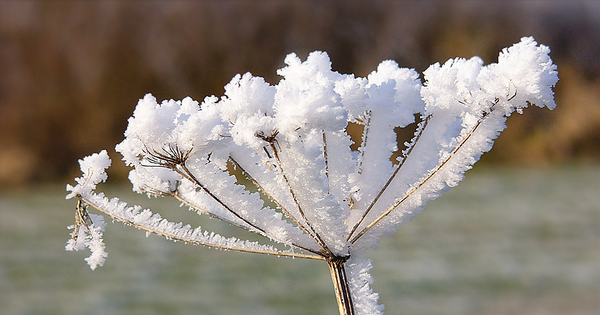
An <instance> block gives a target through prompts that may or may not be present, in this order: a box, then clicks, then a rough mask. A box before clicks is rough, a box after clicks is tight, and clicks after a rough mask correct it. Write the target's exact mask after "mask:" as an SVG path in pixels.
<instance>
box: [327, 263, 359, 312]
mask: <svg viewBox="0 0 600 315" xmlns="http://www.w3.org/2000/svg"><path fill="white" fill-rule="evenodd" d="M346 261H347V259H346V258H340V257H334V258H333V259H327V264H328V265H329V272H330V273H331V280H332V281H333V288H334V290H335V297H336V300H337V303H338V309H339V311H340V315H354V314H355V311H354V303H353V302H352V294H351V292H350V286H349V284H348V277H347V276H346V268H345V267H344V264H345V263H346Z"/></svg>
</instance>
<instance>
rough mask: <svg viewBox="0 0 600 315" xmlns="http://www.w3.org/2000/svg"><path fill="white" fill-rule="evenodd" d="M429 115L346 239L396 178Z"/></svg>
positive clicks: (424, 126)
mask: <svg viewBox="0 0 600 315" xmlns="http://www.w3.org/2000/svg"><path fill="white" fill-rule="evenodd" d="M430 117H431V115H429V116H427V117H426V118H425V120H424V121H423V124H421V126H420V128H419V129H418V130H417V132H416V135H415V137H414V138H413V140H412V144H411V146H410V147H409V149H408V150H407V151H406V152H404V153H403V154H402V161H401V162H400V163H399V164H398V165H397V166H396V169H395V170H394V173H393V174H392V175H391V176H390V178H389V179H388V181H387V182H386V183H385V185H383V188H381V190H380V191H379V193H377V196H375V198H374V199H373V201H371V203H370V204H369V206H368V207H367V210H365V212H364V213H363V215H362V216H361V217H360V219H359V220H358V222H356V223H355V224H354V226H353V227H352V230H351V231H350V233H349V234H348V237H347V239H346V240H350V239H351V238H352V235H353V234H354V232H356V230H357V229H358V227H359V226H360V224H361V223H362V222H363V221H364V220H365V218H366V217H367V215H368V214H369V212H370V211H371V209H373V206H375V204H376V203H377V201H379V198H381V196H382V195H383V193H384V192H385V191H386V190H387V188H388V187H389V186H390V184H391V183H392V181H393V180H394V178H396V175H397V174H398V172H399V171H400V169H401V168H402V166H403V165H404V163H405V162H406V159H407V157H408V156H410V153H411V152H412V150H413V148H414V147H415V145H416V144H417V142H418V141H419V139H420V138H421V135H422V134H423V130H425V128H426V127H427V124H428V122H429V118H430Z"/></svg>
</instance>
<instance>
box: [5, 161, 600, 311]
mask: <svg viewBox="0 0 600 315" xmlns="http://www.w3.org/2000/svg"><path fill="white" fill-rule="evenodd" d="M599 187H600V166H577V167H563V168H557V169H533V170H532V169H515V168H484V167H476V170H474V171H470V172H467V175H466V179H465V180H464V181H463V182H462V183H461V185H459V186H458V187H456V188H454V189H453V190H452V191H451V192H449V193H447V194H446V195H444V196H443V197H442V198H440V199H438V200H436V201H434V202H431V203H429V204H428V206H427V208H426V210H425V211H424V212H423V213H422V214H420V215H418V216H416V217H415V219H414V220H412V221H411V222H408V223H407V224H406V225H404V226H402V227H401V228H400V230H399V231H398V232H397V233H396V234H394V235H393V236H392V237H390V238H384V239H383V240H382V242H381V243H380V244H379V250H377V251H376V252H371V253H370V257H371V258H372V259H373V265H374V268H373V271H372V274H373V276H374V278H375V283H374V284H373V289H374V290H375V291H376V292H378V293H379V294H380V300H379V302H380V303H383V304H385V305H386V311H385V313H386V314H598V311H599V310H600V298H599V296H600V190H599ZM121 190H122V191H115V190H110V189H109V190H107V191H106V192H107V194H108V195H109V196H110V195H112V194H113V193H114V194H118V195H119V196H120V197H122V198H123V199H124V200H128V201H131V202H132V203H134V202H138V203H142V204H145V205H150V204H151V202H158V201H160V202H162V203H163V205H164V207H168V208H166V209H169V208H172V210H169V211H162V212H161V213H162V214H165V217H168V214H169V213H172V217H170V218H172V219H173V220H175V219H187V220H186V221H188V222H190V223H193V222H200V221H192V220H194V219H196V218H197V215H195V214H194V213H191V212H188V211H187V210H186V208H179V207H178V206H177V204H165V203H164V201H161V200H148V199H147V198H145V197H142V196H138V195H134V194H131V195H127V196H125V195H124V192H125V191H129V190H130V188H129V187H126V186H123V187H122V189H121ZM65 194H66V192H65V191H64V187H63V186H52V187H44V188H41V189H36V190H34V193H30V192H27V191H20V192H13V193H6V192H0V313H1V314H11V315H12V314H18V315H20V314H61V315H62V314H65V315H69V314H115V315H119V314H127V315H130V314H131V315H137V314H145V315H146V314H150V315H151V314H182V315H183V314H222V315H233V314H257V315H258V314H261V315H262V314H265V315H267V314H337V305H336V304H335V297H334V294H333V290H332V284H331V278H330V275H329V272H328V268H327V264H325V263H324V262H322V261H307V260H302V259H295V260H292V259H289V258H274V257H266V256H261V255H250V254H239V253H232V252H222V251H217V250H209V249H206V248H201V247H195V246H189V245H184V244H180V243H177V244H175V245H173V244H171V242H170V241H167V240H165V239H163V238H160V237H157V236H150V237H149V238H148V239H146V236H145V233H143V232H140V231H137V230H135V229H133V228H124V227H123V226H122V224H121V223H114V224H111V223H110V222H109V224H108V226H107V230H108V231H107V233H106V235H105V242H106V246H107V251H108V252H109V259H108V260H107V263H106V264H105V265H104V266H103V267H100V268H98V269H97V270H96V271H91V270H90V268H89V266H88V265H87V264H86V263H85V262H84V261H83V258H84V257H87V255H88V254H89V253H87V252H77V253H73V252H65V251H64V246H65V243H66V241H67V239H68V234H69V231H68V230H67V229H66V226H67V225H70V224H73V221H74V218H73V216H74V212H75V201H73V200H70V201H65V200H64V195H65ZM154 208H156V209H160V208H161V207H160V206H159V207H154ZM92 212H93V211H92ZM201 224H202V225H203V226H208V225H212V224H216V223H215V222H206V221H205V220H204V218H202V222H201ZM214 229H215V230H218V231H224V230H225V231H227V227H226V226H223V227H215V228H214ZM231 230H232V231H233V229H231ZM223 234H228V233H226V232H223ZM307 305H309V306H310V307H307Z"/></svg>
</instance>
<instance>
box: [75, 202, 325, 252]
mask: <svg viewBox="0 0 600 315" xmlns="http://www.w3.org/2000/svg"><path fill="white" fill-rule="evenodd" d="M79 198H80V199H81V200H82V201H83V202H85V203H86V204H88V205H89V206H90V207H92V208H94V209H96V210H98V211H100V212H102V213H104V214H106V215H108V216H110V217H111V218H112V219H114V220H117V221H120V222H122V223H123V224H126V225H129V226H133V227H135V228H137V229H139V230H142V231H146V232H148V233H152V234H156V235H159V236H162V237H165V238H167V239H170V240H174V241H180V242H184V243H186V244H194V245H201V246H205V247H209V248H215V249H221V250H228V251H234V252H242V253H255V254H263V255H271V256H281V257H292V258H306V259H313V260H325V258H324V257H322V256H318V255H311V254H295V253H288V252H280V251H268V250H258V249H247V248H237V247H228V246H222V245H217V244H209V243H204V242H200V241H197V240H193V239H188V238H184V237H181V236H177V235H173V234H169V233H165V232H160V231H156V230H154V229H152V228H149V227H146V226H143V225H140V224H137V223H134V222H131V221H129V220H127V219H125V218H122V217H119V216H117V215H115V214H114V213H111V212H109V211H107V210H104V209H103V208H101V207H99V206H97V205H95V204H94V203H93V202H91V201H90V200H88V199H86V198H84V197H82V196H80V197H79Z"/></svg>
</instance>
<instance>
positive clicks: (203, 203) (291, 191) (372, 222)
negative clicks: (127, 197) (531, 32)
mask: <svg viewBox="0 0 600 315" xmlns="http://www.w3.org/2000/svg"><path fill="white" fill-rule="evenodd" d="M548 53H549V49H548V48H547V47H545V46H542V45H537V43H536V42H535V41H534V40H533V38H523V39H522V40H521V42H520V43H517V44H515V45H514V46H512V47H510V48H507V49H504V50H503V51H502V52H501V53H500V56H499V59H498V63H494V64H490V65H487V66H484V65H483V62H482V60H481V59H479V58H477V57H474V58H471V59H468V60H466V59H460V58H457V59H453V60H449V61H448V62H446V63H445V64H443V65H440V64H434V65H432V66H431V67H429V69H427V70H426V71H425V72H424V73H423V74H424V82H425V83H424V84H422V83H421V80H420V79H419V75H418V74H417V73H416V72H415V71H414V70H411V69H402V68H399V67H398V65H397V64H396V63H394V62H392V61H384V62H382V63H381V64H380V65H379V67H378V68H377V70H376V71H374V72H372V73H371V74H370V75H369V76H368V77H366V78H357V77H354V76H353V75H347V74H340V73H337V72H333V71H331V64H330V61H329V58H328V56H327V55H326V54H325V53H322V52H314V53H311V54H310V55H309V56H308V58H307V60H306V61H304V62H302V61H301V60H300V59H299V58H298V57H296V55H294V54H291V55H289V56H287V58H286V59H285V63H286V64H287V66H286V67H284V68H283V69H280V70H279V71H278V74H280V75H281V76H282V80H281V81H280V82H279V83H278V84H277V85H270V84H268V83H266V82H265V81H264V80H263V79H262V78H259V77H254V76H252V75H250V74H244V75H237V76H235V77H234V78H233V80H232V81H231V82H230V83H229V84H228V85H227V86H226V87H225V95H224V96H223V97H221V98H216V97H208V98H206V99H205V100H204V101H203V102H202V103H201V104H200V103H198V102H196V101H194V100H192V99H190V98H185V99H183V100H182V101H173V100H170V101H164V102H162V103H160V104H159V103H157V101H156V99H155V98H154V97H153V96H151V95H146V96H145V97H144V98H143V99H141V100H140V102H139V103H138V105H137V107H136V109H135V112H134V113H133V117H131V118H130V120H129V126H128V128H127V131H126V132H125V140H123V142H121V143H120V144H119V145H117V147H116V149H117V151H118V152H120V153H121V154H122V155H123V159H124V160H125V162H126V163H127V165H129V166H131V167H132V168H133V169H132V171H131V173H130V175H129V179H130V180H131V183H132V184H133V189H134V191H137V192H139V193H146V194H149V195H154V196H159V197H170V198H176V199H177V200H179V201H180V202H182V203H183V204H185V205H187V206H188V207H190V208H191V209H193V210H195V211H197V212H198V213H199V214H201V215H208V216H210V217H212V218H216V219H219V220H223V221H225V222H227V223H229V224H232V225H234V226H236V227H239V228H241V229H244V230H247V231H250V232H254V233H257V234H260V235H262V236H265V237H266V238H268V239H270V240H273V241H275V242H276V243H278V244H280V245H281V246H279V247H278V246H274V245H266V244H262V243H260V242H251V241H247V240H239V239H235V238H226V237H223V236H220V235H219V234H217V233H215V232H212V231H211V232H207V231H204V230H202V228H201V227H196V228H192V227H191V226H190V225H183V224H181V223H173V222H169V221H167V220H165V219H162V218H161V217H160V215H159V214H155V213H152V212H151V211H150V210H148V209H142V208H141V207H139V206H127V204H126V203H124V202H122V201H120V200H119V199H117V198H113V199H108V198H106V197H105V196H104V195H103V194H102V193H96V192H95V191H94V190H95V186H96V184H98V183H99V182H102V181H104V180H106V173H105V169H106V168H107V167H108V166H109V165H110V160H109V158H108V155H107V153H106V151H102V152H100V153H99V154H93V155H91V156H89V157H86V158H84V159H83V160H81V161H80V164H81V169H82V171H83V172H84V174H83V176H82V177H81V178H78V179H77V183H78V185H76V186H74V187H72V186H67V189H68V190H69V191H70V194H69V195H68V196H67V198H72V197H77V198H78V202H79V204H78V207H77V224H76V225H75V231H74V233H73V238H72V239H71V240H70V241H69V244H68V249H82V248H84V247H86V246H87V247H89V248H90V249H91V250H92V256H91V257H90V258H88V263H89V264H90V266H92V268H95V267H96V266H98V265H102V264H103V262H104V259H105V257H106V253H105V252H104V244H103V243H102V242H101V237H102V234H101V233H102V231H103V227H104V223H103V221H102V220H101V217H100V216H96V215H93V214H90V217H89V218H90V220H88V217H87V208H86V207H85V206H86V205H87V206H88V207H89V208H94V209H96V210H98V211H100V212H103V213H105V214H107V215H109V216H110V217H112V218H113V219H114V220H118V221H121V222H124V223H125V224H127V225H132V226H135V227H137V228H139V229H142V230H145V231H146V232H149V233H156V234H159V235H162V236H165V237H167V238H169V239H173V240H180V241H184V242H187V243H192V244H197V245H204V246H207V247H212V248H219V249H227V250H233V251H241V252H252V253H261V254H270V255H277V256H287V257H299V258H306V259H318V260H324V261H326V262H327V263H328V264H329V267H330V270H331V275H332V279H333V282H334V287H335V291H336V295H337V297H338V305H339V307H340V313H341V314H379V313H381V312H382V310H383V306H382V305H378V304H377V303H378V302H377V300H378V296H377V294H376V293H373V292H372V290H371V289H370V287H369V285H370V283H371V282H372V281H373V279H372V278H371V276H370V274H369V270H370V268H371V263H370V260H368V259H367V258H366V256H365V254H364V251H365V250H366V249H369V248H374V247H375V245H376V244H377V243H378V242H379V240H380V238H381V237H382V235H390V234H392V233H393V232H394V231H396V228H397V227H398V225H399V224H400V223H402V222H404V221H406V220H408V219H410V218H412V217H413V216H414V215H415V214H417V213H419V212H420V211H421V210H422V209H423V207H424V206H425V204H426V202H427V201H430V200H433V199H435V198H437V197H438V196H440V195H441V193H442V192H444V191H446V190H447V189H449V188H450V187H454V186H456V185H457V184H458V182H459V181H460V180H461V179H462V178H463V174H464V173H465V172H466V171H467V170H468V169H470V168H471V167H472V165H473V164H474V163H475V162H476V161H477V160H478V159H479V157H480V156H481V154H482V153H483V152H486V151H488V150H490V149H491V147H492V142H493V139H495V138H496V137H497V136H498V135H499V133H500V132H501V131H502V130H503V129H504V128H505V121H506V119H507V117H508V116H510V115H511V113H513V112H514V111H517V112H520V111H521V110H522V109H523V108H525V107H527V106H528V105H531V104H535V105H537V106H540V107H548V108H550V109H552V108H554V107H555V104H554V101H553V92H552V87H553V86H554V84H555V83H556V82H557V80H558V77H557V72H556V66H555V65H553V63H552V61H551V59H550V58H549V56H548ZM350 124H352V125H360V126H361V127H362V128H360V129H361V132H362V135H361V139H360V141H357V142H358V143H357V144H358V149H357V150H352V149H351V146H352V145H353V144H354V142H353V141H352V140H351V137H350V135H349V134H348V132H347V131H348V129H349V128H348V127H349V125H350ZM406 127H410V128H412V129H411V130H415V131H414V136H413V137H412V140H410V141H408V142H407V143H406V144H405V145H404V146H405V147H404V148H398V147H397V143H396V133H395V131H394V130H395V129H397V128H406ZM398 153H399V154H398ZM392 156H394V158H391V157H392ZM232 169H236V170H238V171H240V172H241V173H242V175H243V176H244V177H245V178H246V179H247V181H248V182H249V183H251V184H252V185H254V186H255V188H256V189H254V190H252V191H256V192H251V190H249V189H248V187H246V186H243V185H241V184H239V183H238V182H239V181H238V179H237V178H236V175H235V174H234V173H233V172H232V171H231V170H232ZM265 200H270V202H269V203H265Z"/></svg>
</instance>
